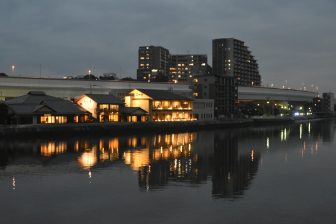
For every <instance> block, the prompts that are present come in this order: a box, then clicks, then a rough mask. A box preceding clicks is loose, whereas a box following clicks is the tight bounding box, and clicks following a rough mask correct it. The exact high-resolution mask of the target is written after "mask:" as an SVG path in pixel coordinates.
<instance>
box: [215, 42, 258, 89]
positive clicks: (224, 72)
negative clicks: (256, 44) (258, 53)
mask: <svg viewBox="0 0 336 224" xmlns="http://www.w3.org/2000/svg"><path fill="white" fill-rule="evenodd" d="M212 60H213V68H212V69H213V72H214V74H216V75H219V76H230V77H234V79H235V83H236V85H238V86H260V84H261V78H260V74H259V70H258V64H257V61H256V60H255V59H254V56H253V55H252V54H251V51H250V50H249V49H248V47H247V46H246V45H245V44H244V42H243V41H241V40H237V39H234V38H222V39H215V40H213V41H212Z"/></svg>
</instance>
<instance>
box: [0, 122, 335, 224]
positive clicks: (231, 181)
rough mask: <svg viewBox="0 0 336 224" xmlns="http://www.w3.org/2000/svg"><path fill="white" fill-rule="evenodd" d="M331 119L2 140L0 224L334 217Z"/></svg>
mask: <svg viewBox="0 0 336 224" xmlns="http://www.w3.org/2000/svg"><path fill="white" fill-rule="evenodd" d="M335 127H336V126H335V122H334V121H333V120H325V121H315V122H305V123H301V124H295V125H289V126H274V127H273V126H269V127H253V128H244V129H232V130H209V131H201V132H190V133H167V134H156V135H155V134H154V135H145V134H144V135H133V136H132V135H131V136H119V137H118V136H114V137H113V136H109V137H101V138H90V137H72V138H69V139H61V138H56V137H55V138H50V139H46V138H44V139H16V140H15V139H13V140H10V139H7V140H4V139H2V140H0V223H81V224H82V223H336V178H335V172H336V141H335Z"/></svg>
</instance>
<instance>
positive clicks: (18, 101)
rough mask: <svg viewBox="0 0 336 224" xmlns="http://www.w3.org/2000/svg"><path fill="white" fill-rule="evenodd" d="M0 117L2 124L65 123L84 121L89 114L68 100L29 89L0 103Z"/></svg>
mask: <svg viewBox="0 0 336 224" xmlns="http://www.w3.org/2000/svg"><path fill="white" fill-rule="evenodd" d="M0 117H2V119H1V122H2V123H3V124H65V123H80V122H86V121H87V120H88V117H89V114H88V113H87V112H86V111H85V110H83V109H82V108H80V107H79V106H77V105H75V104H73V103H72V102H70V101H68V100H64V99H61V98H57V97H53V96H48V95H46V94H45V93H44V92H41V91H30V92H28V94H27V95H24V96H20V97H16V98H13V99H10V100H7V101H5V102H3V103H1V104H0Z"/></svg>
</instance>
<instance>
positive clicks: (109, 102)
mask: <svg viewBox="0 0 336 224" xmlns="http://www.w3.org/2000/svg"><path fill="white" fill-rule="evenodd" d="M75 103H76V104H77V105H79V106H81V107H82V108H84V109H85V110H86V111H88V112H90V113H91V115H92V118H93V119H94V120H96V121H98V122H119V121H120V120H121V116H120V109H121V108H122V107H123V105H124V103H123V101H122V100H121V99H119V98H117V97H115V96H113V95H107V94H106V95H105V94H86V95H82V96H80V97H78V98H76V99H75Z"/></svg>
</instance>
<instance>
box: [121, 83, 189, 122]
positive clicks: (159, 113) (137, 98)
mask: <svg viewBox="0 0 336 224" xmlns="http://www.w3.org/2000/svg"><path fill="white" fill-rule="evenodd" d="M125 106H126V107H140V108H141V109H143V110H145V111H146V112H148V115H149V120H151V121H191V120H193V119H194V118H193V115H192V107H193V105H192V99H191V98H188V97H185V96H181V95H177V94H175V93H173V92H171V91H163V90H148V89H135V90H132V91H131V92H130V93H129V94H128V95H127V96H126V97H125Z"/></svg>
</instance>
